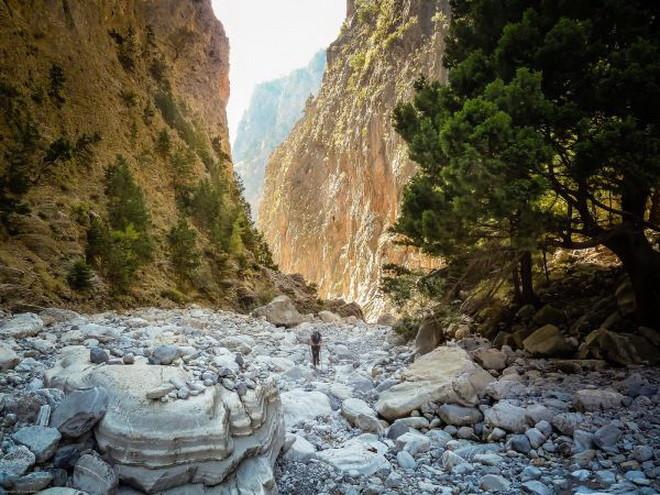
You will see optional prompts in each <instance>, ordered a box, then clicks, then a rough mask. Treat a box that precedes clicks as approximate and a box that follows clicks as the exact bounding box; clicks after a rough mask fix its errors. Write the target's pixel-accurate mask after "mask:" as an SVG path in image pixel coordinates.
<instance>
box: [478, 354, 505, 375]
mask: <svg viewBox="0 0 660 495" xmlns="http://www.w3.org/2000/svg"><path fill="white" fill-rule="evenodd" d="M474 359H475V361H477V362H478V363H479V364H480V365H481V366H482V367H483V368H484V369H487V370H495V371H501V370H503V369H504V368H506V360H507V357H506V354H505V353H503V352H502V351H500V350H497V349H493V348H491V349H478V350H476V351H475V352H474Z"/></svg>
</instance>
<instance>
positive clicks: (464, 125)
mask: <svg viewBox="0 0 660 495" xmlns="http://www.w3.org/2000/svg"><path fill="white" fill-rule="evenodd" d="M452 12H453V16H452V19H451V26H450V31H449V34H448V37H447V43H448V45H447V52H446V56H445V60H444V63H445V65H446V67H447V68H448V69H449V83H448V84H443V83H442V82H436V81H429V80H427V79H424V78H422V79H420V80H419V81H418V82H417V84H416V96H415V98H414V100H413V101H412V102H411V103H406V104H403V105H400V106H399V107H398V108H397V110H396V112H395V116H394V117H395V119H394V120H395V126H396V129H397V131H398V132H399V133H400V134H401V136H402V137H403V138H404V139H405V140H406V142H407V143H408V147H409V151H410V155H411V158H412V159H414V160H415V161H416V162H417V163H419V165H420V167H421V169H420V171H419V173H418V174H417V175H416V176H415V178H414V179H413V181H412V182H411V183H410V185H409V186H408V187H407V189H406V192H405V195H404V198H403V204H402V211H401V215H400V218H399V221H398V224H397V230H398V231H399V232H400V233H402V234H405V235H406V236H407V238H408V240H409V241H410V242H411V243H412V244H414V245H416V246H419V247H422V248H423V249H425V250H426V251H428V252H430V253H432V254H436V255H442V256H445V257H447V258H448V259H450V260H452V259H453V260H463V261H464V260H465V259H466V258H469V257H470V256H472V257H479V256H481V257H488V256H494V255H496V254H497V253H499V254H500V255H501V256H502V255H503V256H504V257H508V258H509V259H511V260H514V261H515V263H514V265H513V266H512V268H516V272H514V282H516V283H514V287H520V286H522V287H523V289H524V290H523V294H522V296H523V302H534V299H535V296H534V293H533V291H532V287H531V283H532V273H531V269H532V263H531V254H532V252H535V253H536V252H539V251H542V252H546V251H549V250H552V249H554V248H557V247H561V248H567V249H586V248H591V247H595V246H599V245H602V246H605V247H607V248H608V249H609V250H611V251H612V252H613V253H614V254H615V255H616V256H617V257H618V259H619V260H620V262H621V263H622V265H623V267H624V269H625V271H626V272H627V274H628V276H629V277H630V281H631V283H632V288H633V290H634V293H635V299H636V304H637V321H638V324H640V325H646V326H651V327H656V328H657V327H658V326H660V321H659V319H658V318H659V315H660V313H658V311H657V308H658V305H659V304H660V292H659V291H658V288H659V287H660V252H658V250H657V246H656V247H654V246H653V244H652V240H651V238H652V235H653V234H654V233H655V234H657V232H658V231H660V225H658V224H657V222H656V221H655V220H654V219H653V216H652V213H651V212H652V209H653V204H652V201H651V200H652V197H653V195H654V193H657V190H658V184H660V167H659V165H658V163H659V160H658V158H659V155H658V151H659V150H660V127H659V125H660V122H659V121H658V114H659V113H658V111H657V110H658V109H657V103H655V102H657V101H660V98H659V97H660V85H659V84H658V81H660V64H659V63H658V60H659V55H660V38H658V32H659V31H658V19H659V14H660V10H659V9H658V7H657V6H655V5H652V4H649V3H647V2H629V1H625V2H624V1H614V2H608V3H607V4H602V5H600V4H599V5H595V4H590V3H587V4H585V3H560V4H557V3H556V2H540V3H538V2H517V1H505V2H499V3H498V4H497V7H495V5H494V4H493V3H492V2H489V1H477V2H467V1H459V0H456V1H454V2H452ZM656 196H657V195H656ZM655 207H656V208H657V205H655ZM518 274H520V275H518ZM525 299H526V300H525Z"/></svg>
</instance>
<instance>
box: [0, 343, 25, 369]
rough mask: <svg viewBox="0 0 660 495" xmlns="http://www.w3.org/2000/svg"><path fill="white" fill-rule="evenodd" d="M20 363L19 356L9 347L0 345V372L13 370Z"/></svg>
mask: <svg viewBox="0 0 660 495" xmlns="http://www.w3.org/2000/svg"><path fill="white" fill-rule="evenodd" d="M20 362H21V358H20V357H19V356H18V354H16V353H15V352H14V351H13V350H12V349H10V348H9V347H6V346H4V345H0V371H7V370H11V369H13V368H14V367H15V366H16V365H17V364H18V363H20Z"/></svg>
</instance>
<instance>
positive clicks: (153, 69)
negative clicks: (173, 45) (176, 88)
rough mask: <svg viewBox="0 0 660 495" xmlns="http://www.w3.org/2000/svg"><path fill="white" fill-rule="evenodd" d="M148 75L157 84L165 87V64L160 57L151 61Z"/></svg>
mask: <svg viewBox="0 0 660 495" xmlns="http://www.w3.org/2000/svg"><path fill="white" fill-rule="evenodd" d="M149 74H150V75H151V77H152V78H153V79H154V81H156V82H157V83H158V84H161V85H163V86H167V84H166V83H167V64H166V63H165V59H164V58H163V57H162V56H158V57H154V59H153V60H152V61H151V64H149Z"/></svg>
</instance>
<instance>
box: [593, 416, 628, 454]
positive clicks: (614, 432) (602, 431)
mask: <svg viewBox="0 0 660 495" xmlns="http://www.w3.org/2000/svg"><path fill="white" fill-rule="evenodd" d="M620 437H621V430H620V429H619V428H618V427H616V426H615V425H613V424H611V423H610V424H607V425H605V426H603V427H601V428H599V429H598V430H596V432H595V433H594V437H593V442H594V445H595V446H596V447H598V448H599V449H601V450H609V451H615V450H617V448H616V444H617V442H618V441H619V438H620Z"/></svg>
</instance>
